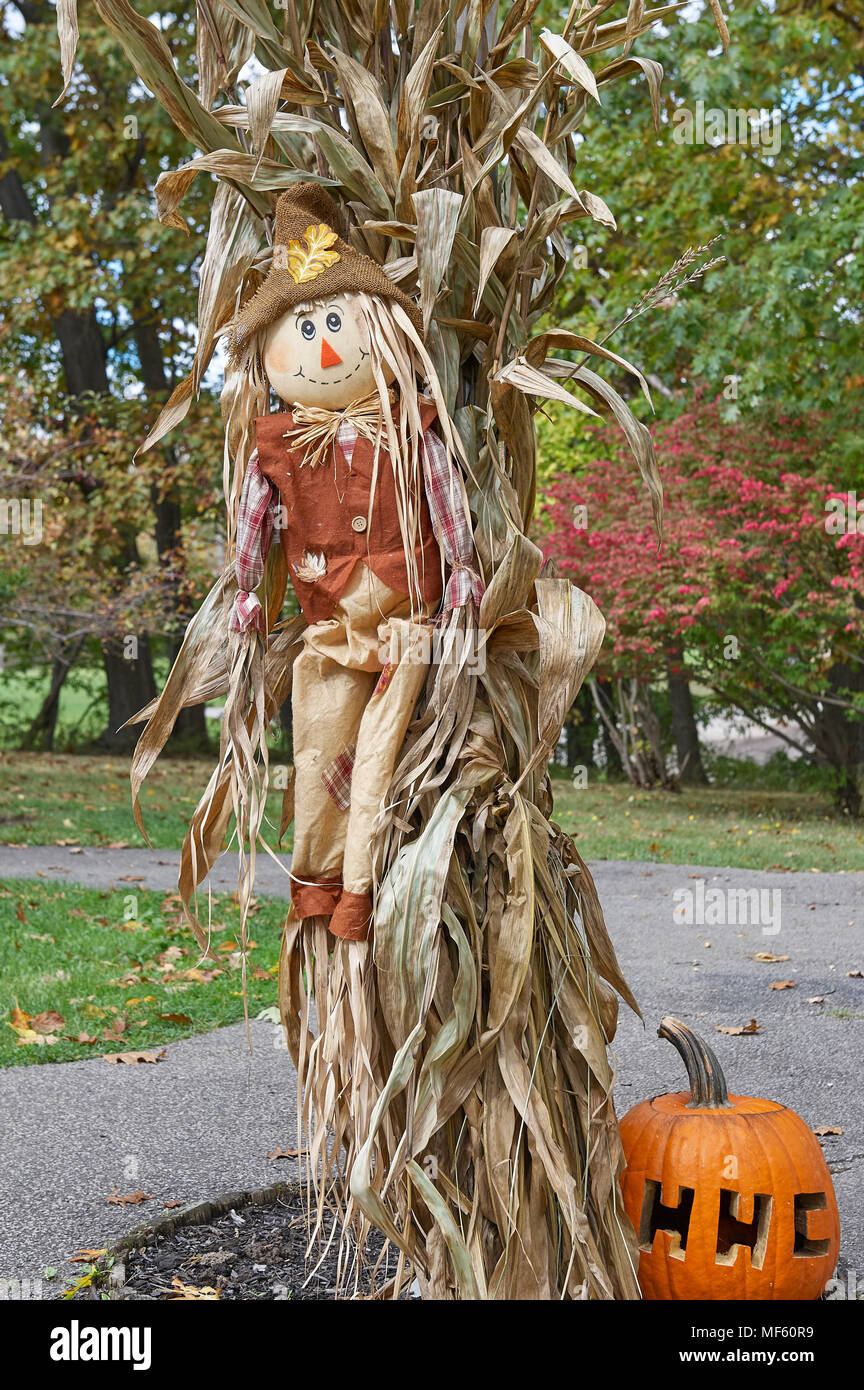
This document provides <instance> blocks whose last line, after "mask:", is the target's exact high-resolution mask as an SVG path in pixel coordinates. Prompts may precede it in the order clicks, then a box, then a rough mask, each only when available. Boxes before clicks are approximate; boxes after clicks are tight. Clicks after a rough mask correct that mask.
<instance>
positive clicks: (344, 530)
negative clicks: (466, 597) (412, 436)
mask: <svg viewBox="0 0 864 1390" xmlns="http://www.w3.org/2000/svg"><path fill="white" fill-rule="evenodd" d="M394 411H395V407H394ZM436 418H437V417H436V411H435V406H434V405H433V404H432V403H431V402H428V403H424V402H421V404H420V419H421V421H422V425H423V430H424V432H425V431H426V430H427V429H429V428H430V427H431V426H432V425H433V423H434V421H435V419H436ZM292 424H293V416H292V415H291V412H290V411H285V412H283V413H280V414H278V415H261V416H259V417H258V419H257V420H256V421H255V436H256V443H257V446H258V462H259V464H260V467H261V472H262V473H263V474H264V475H265V476H266V477H267V478H269V479H270V481H271V483H273V484H274V485H275V486H276V487H277V488H278V490H279V496H280V498H281V501H282V515H281V524H280V535H281V537H282V547H283V549H284V551H285V558H286V560H287V561H288V573H289V574H290V576H291V583H292V584H293V586H294V592H295V593H296V595H297V599H298V601H299V603H300V607H301V608H302V610H303V614H304V616H305V617H306V618H307V619H308V620H309V622H310V623H318V622H322V621H323V620H324V619H325V618H329V617H330V615H331V614H332V612H333V609H334V608H335V607H336V604H337V603H338V602H339V598H340V596H341V594H342V592H343V590H344V589H345V586H346V584H347V583H348V580H349V579H350V578H351V575H352V573H353V571H354V567H355V565H356V564H357V562H358V561H360V560H362V561H363V563H364V564H366V565H368V566H369V569H370V570H371V571H372V573H373V574H375V575H377V576H378V578H379V579H381V580H383V581H384V583H385V584H387V585H389V587H390V588H391V589H395V590H396V592H397V593H402V594H407V593H409V592H410V581H409V578H408V566H407V564H406V558H405V552H404V548H403V543H402V533H401V532H400V530H399V514H398V511H397V506H396V481H395V479H394V477H393V469H392V468H391V466H390V454H389V451H388V449H387V446H386V443H384V442H382V444H381V446H380V449H379V453H378V476H377V478H376V480H375V502H374V506H373V510H372V516H371V520H369V519H368V517H369V494H370V491H371V486H372V468H373V458H374V447H373V445H372V444H371V443H370V441H369V440H368V439H364V438H363V436H362V435H358V436H357V442H356V444H355V445H354V453H353V455H352V457H351V463H350V465H349V463H348V461H347V459H346V458H345V455H344V454H343V453H342V450H341V449H340V448H339V446H338V444H335V443H334V444H333V445H331V447H330V449H329V450H328V451H327V453H326V454H325V455H324V457H323V458H322V459H321V462H320V463H319V464H318V465H317V466H316V467H315V468H310V467H309V465H308V464H306V465H305V466H303V467H301V464H302V463H303V458H304V451H303V450H302V449H293V448H292V447H291V445H290V441H289V440H288V439H285V438H284V437H283V436H284V435H285V431H286V430H287V429H288V427H289V426H290V425H292ZM305 551H310V552H312V553H313V554H314V555H316V556H317V555H321V554H323V555H324V560H325V564H326V570H325V573H324V574H323V575H321V577H320V578H318V579H316V580H315V581H314V582H313V583H306V582H305V581H303V580H301V579H298V577H297V574H296V571H295V568H294V566H295V565H300V564H302V562H303V555H304V552H305ZM416 556H417V571H418V573H419V576H420V596H421V598H423V599H424V600H425V601H426V602H428V603H432V604H435V603H437V602H438V601H439V600H440V598H441V594H442V582H441V551H440V548H439V545H438V542H437V540H436V538H435V533H434V531H433V530H432V520H431V517H430V515H429V506H428V504H427V501H426V495H425V492H423V495H422V496H421V499H420V537H419V540H418V543H417V548H416Z"/></svg>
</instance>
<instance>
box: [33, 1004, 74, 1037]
mask: <svg viewBox="0 0 864 1390" xmlns="http://www.w3.org/2000/svg"><path fill="white" fill-rule="evenodd" d="M65 1025H66V1020H65V1018H64V1017H63V1015H62V1014H58V1013H56V1012H55V1010H54V1009H49V1010H48V1011H47V1013H44V1014H35V1015H34V1016H33V1018H31V1020H30V1027H31V1028H33V1029H35V1031H36V1032H37V1033H59V1032H60V1029H61V1028H63V1027H65Z"/></svg>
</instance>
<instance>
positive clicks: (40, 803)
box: [0, 753, 291, 849]
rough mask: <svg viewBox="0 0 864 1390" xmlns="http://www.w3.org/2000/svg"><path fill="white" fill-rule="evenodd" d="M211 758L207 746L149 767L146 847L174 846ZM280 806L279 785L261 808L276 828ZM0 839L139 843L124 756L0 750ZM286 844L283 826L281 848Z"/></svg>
mask: <svg viewBox="0 0 864 1390" xmlns="http://www.w3.org/2000/svg"><path fill="white" fill-rule="evenodd" d="M215 761H216V758H215V754H214V757H213V759H212V761H210V760H207V761H205V760H203V759H194V758H168V759H164V760H162V761H160V762H158V763H157V764H156V766H155V767H154V768H153V770H152V771H151V773H150V775H149V777H148V778H147V781H146V782H145V783H144V787H143V790H142V793H141V806H142V809H143V813H144V826H145V828H146V830H147V834H148V835H149V837H150V842H151V844H152V845H153V847H154V849H179V848H180V845H181V844H182V842H183V836H184V835H185V834H186V830H187V827H188V825H189V821H190V819H191V817H192V813H193V811H194V810H195V807H196V806H197V804H198V800H199V798H200V796H201V794H202V793H203V791H204V789H205V787H206V786H207V782H208V779H209V777H210V774H211V772H212V770H213V767H214V765H215ZM273 767H274V764H272V763H271V776H272V775H273V772H272V769H273ZM281 808H282V793H281V791H273V792H271V794H270V797H269V798H268V802H267V814H268V816H269V818H270V821H271V823H272V824H274V825H275V827H276V832H278V828H279V820H280V813H281ZM273 838H274V839H275V833H274V837H273ZM0 844H20V845H95V846H102V847H103V848H107V847H109V846H115V847H116V846H122V847H125V846H127V845H135V846H144V845H145V844H146V841H145V840H144V838H143V837H142V835H141V834H140V832H139V830H138V827H137V826H136V824H135V822H134V820H133V819H132V804H131V794H130V791H129V759H128V758H127V757H123V758H121V757H104V756H94V757H88V756H76V755H74V754H64V753H57V754H55V753H5V754H0ZM290 846H291V835H290V831H289V832H288V834H287V835H286V837H285V840H284V841H283V848H286V849H289V848H290Z"/></svg>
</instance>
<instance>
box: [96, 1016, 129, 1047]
mask: <svg viewBox="0 0 864 1390" xmlns="http://www.w3.org/2000/svg"><path fill="white" fill-rule="evenodd" d="M125 1032H126V1020H125V1019H123V1018H112V1020H111V1026H110V1028H103V1029H102V1037H103V1038H104V1040H105V1042H116V1041H117V1039H118V1038H120V1037H122V1035H123V1034H124V1033H125Z"/></svg>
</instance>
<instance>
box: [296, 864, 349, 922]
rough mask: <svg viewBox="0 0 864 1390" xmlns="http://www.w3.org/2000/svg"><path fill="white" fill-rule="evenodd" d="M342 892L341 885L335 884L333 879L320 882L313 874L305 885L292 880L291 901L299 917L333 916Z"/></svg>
mask: <svg viewBox="0 0 864 1390" xmlns="http://www.w3.org/2000/svg"><path fill="white" fill-rule="evenodd" d="M341 892H342V885H341V883H333V881H332V879H330V880H327V879H326V878H324V879H322V880H321V881H320V882H319V881H318V880H317V879H315V877H314V876H313V875H311V874H310V875H309V881H308V882H305V883H298V882H297V881H296V879H294V878H292V879H291V901H292V903H293V904H294V912H295V915H296V916H297V917H330V916H332V914H333V913H334V912H335V910H336V904H337V903H338V901H339V894H340V893H341Z"/></svg>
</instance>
